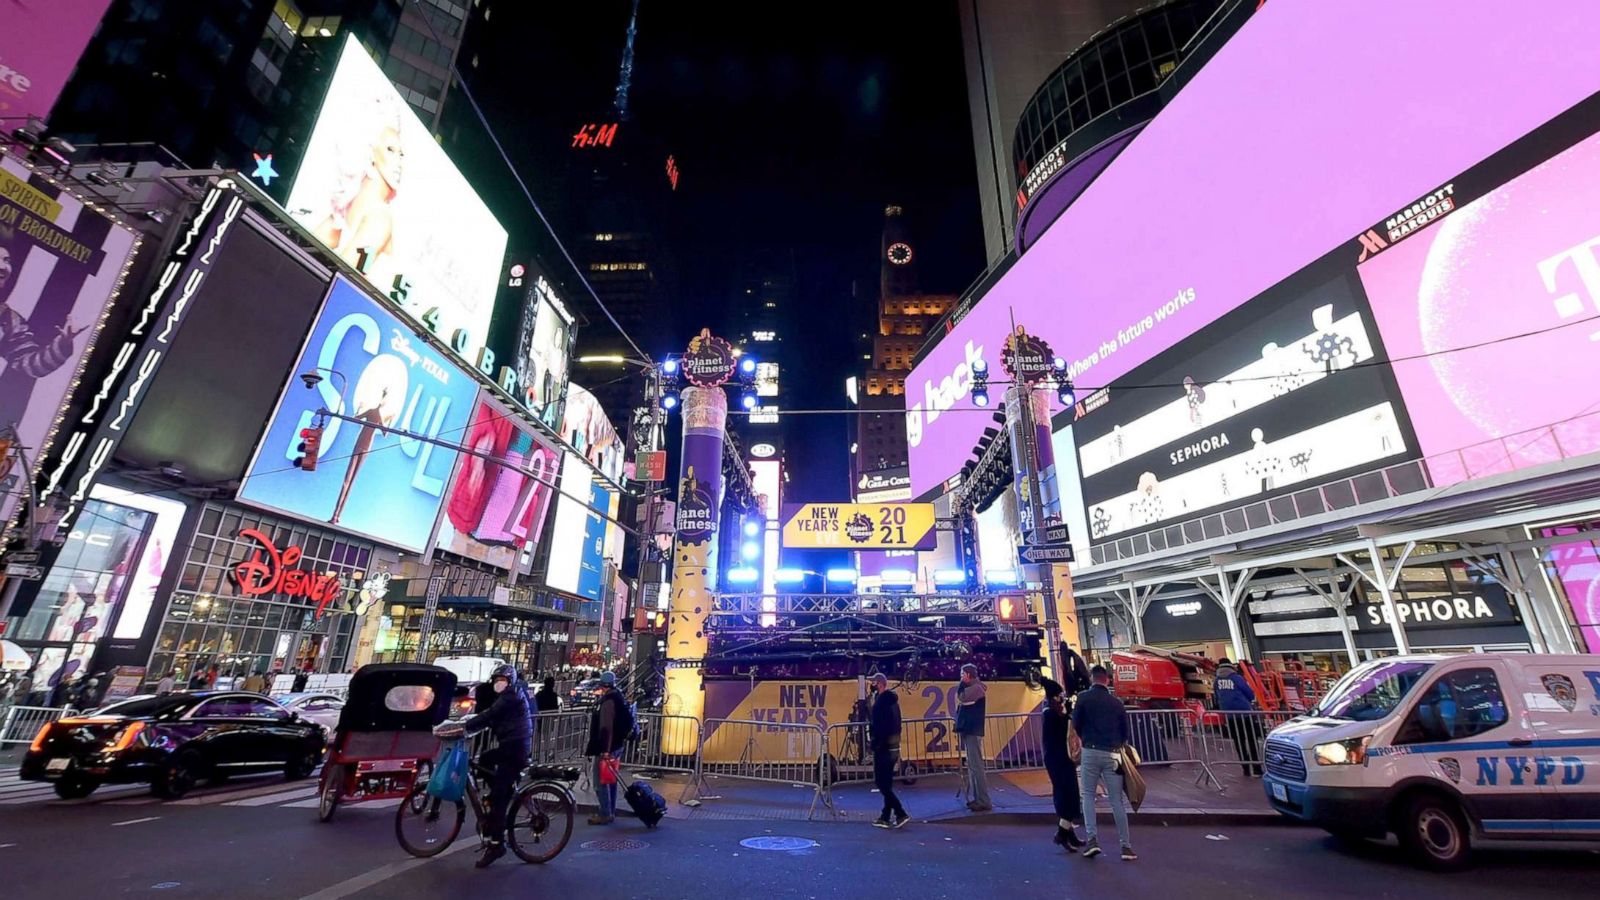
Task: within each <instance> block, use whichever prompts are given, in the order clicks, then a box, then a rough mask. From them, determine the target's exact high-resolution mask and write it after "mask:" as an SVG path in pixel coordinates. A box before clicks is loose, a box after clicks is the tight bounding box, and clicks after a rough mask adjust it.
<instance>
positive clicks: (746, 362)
mask: <svg viewBox="0 0 1600 900" xmlns="http://www.w3.org/2000/svg"><path fill="white" fill-rule="evenodd" d="M739 371H740V372H741V373H743V374H745V375H754V374H755V373H756V361H755V360H753V359H751V358H750V357H748V356H746V357H744V358H743V359H741V360H739Z"/></svg>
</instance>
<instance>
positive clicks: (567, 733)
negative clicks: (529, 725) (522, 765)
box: [533, 709, 589, 763]
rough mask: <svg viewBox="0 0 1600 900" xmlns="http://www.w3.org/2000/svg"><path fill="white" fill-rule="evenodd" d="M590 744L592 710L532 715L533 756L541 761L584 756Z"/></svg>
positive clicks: (549, 761)
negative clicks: (590, 714) (590, 712)
mask: <svg viewBox="0 0 1600 900" xmlns="http://www.w3.org/2000/svg"><path fill="white" fill-rule="evenodd" d="M588 744H589V710H586V709H565V710H560V711H558V712H542V713H539V714H538V715H536V716H534V719H533V758H534V759H535V760H536V761H538V762H541V763H571V762H578V761H580V760H582V759H583V751H584V750H585V749H586V748H587V746H588Z"/></svg>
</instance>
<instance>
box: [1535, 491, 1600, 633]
mask: <svg viewBox="0 0 1600 900" xmlns="http://www.w3.org/2000/svg"><path fill="white" fill-rule="evenodd" d="M1595 527H1596V523H1594V522H1584V523H1582V524H1578V525H1561V526H1558V527H1555V528H1546V529H1543V530H1542V531H1541V533H1540V535H1541V536H1542V537H1558V536H1560V535H1564V534H1577V533H1579V532H1582V531H1590V530H1593V529H1594V528H1595ZM1545 565H1546V567H1547V571H1548V572H1551V573H1552V574H1554V575H1555V580H1556V581H1557V582H1558V583H1559V584H1560V586H1561V591H1562V593H1564V594H1566V596H1567V603H1569V604H1570V605H1571V606H1572V618H1573V621H1575V622H1576V623H1577V625H1578V633H1579V634H1580V635H1582V637H1583V640H1584V642H1585V643H1587V644H1588V645H1589V652H1590V653H1600V551H1597V550H1596V549H1595V543H1594V541H1592V540H1586V539H1581V540H1576V541H1572V542H1570V543H1566V544H1554V545H1552V546H1551V547H1550V549H1549V550H1548V551H1547V552H1546V554H1545ZM1579 649H1582V648H1579Z"/></svg>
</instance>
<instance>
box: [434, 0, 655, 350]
mask: <svg viewBox="0 0 1600 900" xmlns="http://www.w3.org/2000/svg"><path fill="white" fill-rule="evenodd" d="M414 2H415V3H416V5H417V6H418V7H419V8H421V7H422V5H423V0H414ZM420 11H421V12H422V22H423V24H424V25H427V26H428V31H429V33H431V34H432V35H433V39H434V40H435V41H438V42H439V44H440V45H441V46H449V45H448V44H447V43H446V42H445V39H444V38H443V37H441V36H440V35H439V31H438V29H436V28H434V27H433V20H432V19H431V18H430V17H429V16H428V13H427V10H426V9H420ZM460 49H461V44H460V42H459V41H458V42H457V43H456V51H457V53H459V52H460ZM450 73H451V74H452V75H454V76H455V78H456V84H457V85H459V86H460V87H461V92H462V93H463V94H465V95H466V97H467V103H468V104H470V105H471V107H472V112H473V114H474V115H476V116H477V117H478V121H479V122H480V123H481V124H482V125H483V131H484V134H487V135H488V136H489V140H490V142H491V143H493V144H494V149H495V151H496V152H498V153H499V154H500V159H501V161H503V162H504V163H505V164H506V168H507V169H508V170H510V172H511V177H512V178H514V179H516V182H517V187H519V188H521V189H522V196H524V197H526V198H527V200H528V205H529V206H532V207H533V211H534V213H535V214H536V215H538V217H539V221H540V222H542V223H543V224H544V228H545V231H547V232H548V233H549V234H550V239H551V240H552V241H554V242H555V245H556V249H557V250H560V251H561V256H562V257H563V258H564V259H566V261H567V265H569V266H571V267H572V272H573V274H575V275H577V276H578V283H579V284H582V285H583V288H584V290H586V291H588V292H589V296H591V297H593V298H594V302H595V305H596V306H598V307H600V311H601V312H603V313H605V314H606V318H607V319H609V320H610V321H611V324H612V325H613V326H615V327H616V329H617V333H618V334H620V335H622V339H623V340H625V341H627V342H628V346H630V347H632V348H633V352H634V353H637V354H639V359H641V360H648V359H649V358H650V354H648V353H645V352H644V350H642V349H640V347H639V344H638V343H637V342H636V341H634V339H633V335H630V334H628V330H627V329H626V328H623V327H622V323H621V322H618V321H617V317H616V316H614V315H612V314H611V310H610V309H609V308H607V306H606V304H605V301H604V300H601V299H600V294H599V293H597V292H596V291H595V289H594V285H592V284H590V283H589V279H588V278H585V277H584V275H583V271H582V270H581V269H579V268H578V263H577V261H575V260H574V259H573V258H572V254H571V253H568V252H567V247H566V245H565V244H563V243H562V242H561V238H560V237H558V236H556V230H555V229H554V228H553V227H551V225H550V220H549V219H548V218H546V217H545V214H544V210H543V209H540V208H539V203H538V201H536V200H534V199H533V192H532V191H530V190H529V189H528V183H527V182H526V181H523V180H522V173H520V172H518V171H517V167H516V165H515V164H513V163H512V162H511V156H510V155H509V154H507V153H506V148H505V146H504V145H503V144H501V143H500V137H499V136H498V135H496V134H495V133H494V129H493V128H491V127H489V118H488V116H486V115H484V112H483V107H482V106H479V105H478V98H477V97H475V96H473V94H472V89H471V88H469V87H467V79H466V76H465V75H463V74H462V73H461V70H460V69H459V68H457V67H456V64H455V60H454V59H452V60H451V62H450Z"/></svg>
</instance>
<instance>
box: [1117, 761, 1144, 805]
mask: <svg viewBox="0 0 1600 900" xmlns="http://www.w3.org/2000/svg"><path fill="white" fill-rule="evenodd" d="M1120 767H1121V769H1122V790H1123V793H1125V794H1127V796H1128V805H1129V806H1130V807H1132V808H1133V811H1134V812H1138V811H1139V807H1140V806H1142V805H1143V804H1144V793H1145V787H1146V786H1145V783H1144V775H1143V774H1141V773H1140V772H1139V751H1138V750H1135V749H1134V748H1133V746H1132V745H1130V744H1123V745H1122V754H1121V766H1120Z"/></svg>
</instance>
